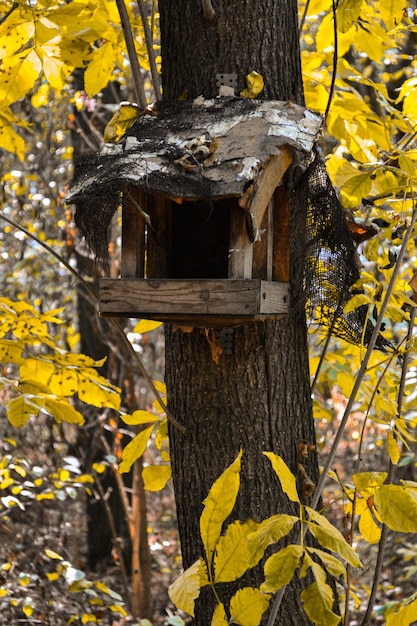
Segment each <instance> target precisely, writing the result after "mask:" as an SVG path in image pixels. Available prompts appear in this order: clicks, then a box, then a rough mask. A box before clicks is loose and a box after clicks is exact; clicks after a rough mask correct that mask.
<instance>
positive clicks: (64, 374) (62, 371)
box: [46, 366, 78, 397]
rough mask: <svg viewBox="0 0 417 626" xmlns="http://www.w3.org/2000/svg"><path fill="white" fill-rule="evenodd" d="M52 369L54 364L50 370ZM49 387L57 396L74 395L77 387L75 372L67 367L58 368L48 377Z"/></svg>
mask: <svg viewBox="0 0 417 626" xmlns="http://www.w3.org/2000/svg"><path fill="white" fill-rule="evenodd" d="M54 369H55V368H54V366H52V370H54ZM48 378H49V377H48ZM48 378H46V380H48ZM49 387H50V390H51V391H52V393H55V394H56V395H57V396H64V397H69V396H72V395H74V393H76V391H77V389H78V376H77V372H76V371H75V370H74V369H73V368H72V369H71V368H69V367H61V368H59V370H57V371H56V372H54V373H53V374H52V376H51V377H50V380H49Z"/></svg>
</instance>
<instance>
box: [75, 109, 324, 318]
mask: <svg viewBox="0 0 417 626" xmlns="http://www.w3.org/2000/svg"><path fill="white" fill-rule="evenodd" d="M320 125H321V118H320V116H319V115H317V114H315V113H312V112H311V111H309V110H307V109H305V108H303V107H300V106H298V105H294V104H292V103H290V102H275V101H254V100H242V99H238V98H217V99H215V100H204V99H203V98H200V99H197V101H195V102H194V103H190V102H175V103H163V104H158V108H157V110H153V111H150V112H149V113H146V114H145V115H143V116H141V117H140V118H138V120H137V121H136V122H135V124H134V125H133V127H132V128H131V129H130V130H129V131H128V132H127V134H126V135H125V136H124V138H123V140H122V141H121V142H119V143H117V144H107V145H106V147H105V149H104V150H103V152H102V155H103V159H104V160H103V162H102V166H101V169H100V168H99V171H98V173H97V172H96V173H95V175H94V176H91V173H90V176H89V177H88V176H87V177H80V178H79V179H78V180H76V181H75V184H74V185H73V188H72V190H71V192H70V200H71V201H76V199H77V197H78V198H79V197H82V196H83V194H84V197H86V194H88V188H90V189H91V188H93V187H94V188H95V189H96V193H97V190H99V189H100V184H101V189H102V193H105V185H109V184H112V185H113V187H112V189H114V185H119V189H120V190H123V204H122V206H123V209H122V251H121V277H120V278H103V279H101V281H100V293H99V300H100V312H101V313H102V314H103V315H110V316H117V315H122V316H127V317H140V318H147V319H154V320H161V321H169V322H173V323H177V324H183V325H192V326H202V327H211V328H216V327H227V326H235V325H238V324H242V323H246V322H248V321H253V320H257V319H263V318H266V317H275V318H276V317H282V316H285V315H286V314H287V313H288V308H289V254H290V253H289V222H290V198H289V192H288V188H287V186H286V182H285V179H286V177H285V174H286V172H287V170H288V168H289V166H290V165H291V163H292V161H293V154H294V150H296V151H301V152H305V153H309V152H310V151H311V150H312V148H313V145H314V142H315V139H316V136H317V134H318V132H319V129H320ZM103 186H104V187H103ZM74 199H75V200H74ZM77 210H78V208H77Z"/></svg>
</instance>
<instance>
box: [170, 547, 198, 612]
mask: <svg viewBox="0 0 417 626" xmlns="http://www.w3.org/2000/svg"><path fill="white" fill-rule="evenodd" d="M168 594H169V597H170V598H171V600H172V602H173V603H174V604H175V606H176V607H177V609H179V610H180V611H185V612H186V613H188V614H189V615H191V616H192V617H194V602H195V600H196V598H198V596H199V595H200V559H198V561H196V562H195V563H193V564H192V565H191V567H189V568H188V569H187V570H185V572H183V573H182V574H181V576H179V577H178V578H177V580H175V581H174V582H173V583H172V585H170V587H169V589H168Z"/></svg>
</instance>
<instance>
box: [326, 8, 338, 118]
mask: <svg viewBox="0 0 417 626" xmlns="http://www.w3.org/2000/svg"><path fill="white" fill-rule="evenodd" d="M332 10H333V40H334V41H333V68H332V80H331V83H330V91H329V99H328V100H327V106H326V110H325V112H324V119H325V120H326V119H327V115H328V113H329V111H330V105H331V103H332V100H333V96H334V88H335V84H336V75H337V61H338V39H337V16H336V0H332Z"/></svg>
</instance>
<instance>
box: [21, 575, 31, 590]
mask: <svg viewBox="0 0 417 626" xmlns="http://www.w3.org/2000/svg"><path fill="white" fill-rule="evenodd" d="M29 583H30V577H29V576H28V575H27V574H23V573H22V574H20V575H19V585H22V587H27V585H28V584H29Z"/></svg>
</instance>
